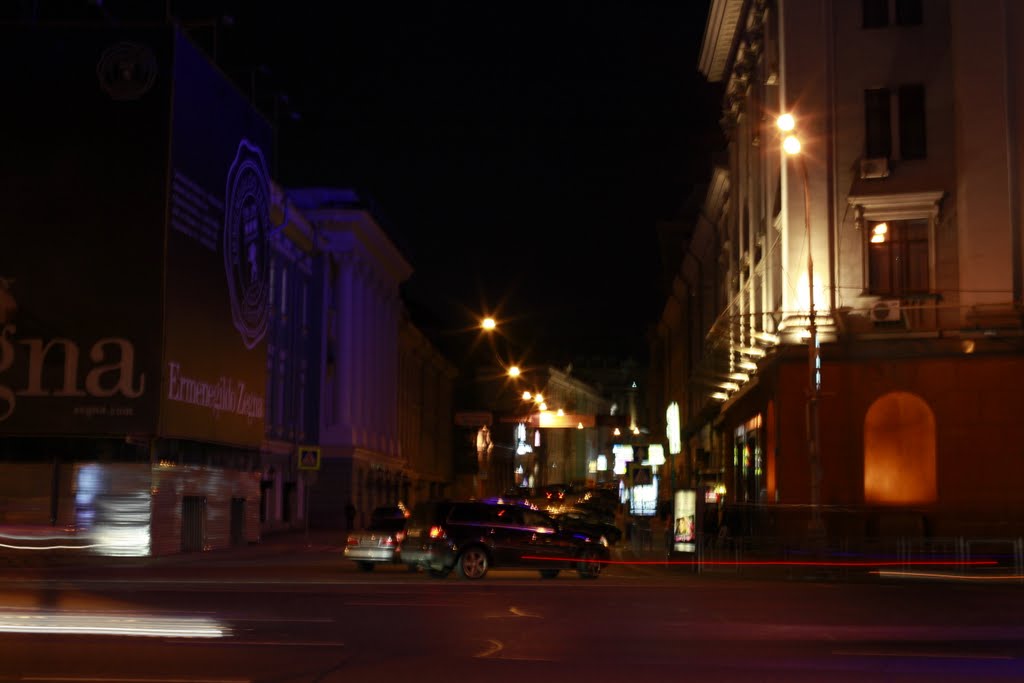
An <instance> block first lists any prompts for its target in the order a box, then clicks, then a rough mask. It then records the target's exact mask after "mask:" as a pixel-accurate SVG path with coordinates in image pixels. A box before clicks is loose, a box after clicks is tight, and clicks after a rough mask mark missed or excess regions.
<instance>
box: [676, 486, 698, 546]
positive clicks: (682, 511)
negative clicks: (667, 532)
mask: <svg viewBox="0 0 1024 683" xmlns="http://www.w3.org/2000/svg"><path fill="white" fill-rule="evenodd" d="M672 520H673V524H672V549H673V550H674V551H675V552H677V553H692V552H696V550H697V492H696V491H695V490H694V489H680V490H678V491H676V495H675V501H674V505H673V514H672Z"/></svg>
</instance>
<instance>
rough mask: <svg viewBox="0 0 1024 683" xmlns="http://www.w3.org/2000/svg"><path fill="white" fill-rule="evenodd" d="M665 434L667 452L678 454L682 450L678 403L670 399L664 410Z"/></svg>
mask: <svg viewBox="0 0 1024 683" xmlns="http://www.w3.org/2000/svg"><path fill="white" fill-rule="evenodd" d="M665 436H667V437H668V452H669V453H670V454H672V455H679V454H680V453H682V452H683V442H682V439H681V438H680V432H679V404H678V403H676V402H675V401H672V402H671V403H669V404H668V408H667V409H666V410H665Z"/></svg>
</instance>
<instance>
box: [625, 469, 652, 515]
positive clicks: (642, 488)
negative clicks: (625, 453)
mask: <svg viewBox="0 0 1024 683" xmlns="http://www.w3.org/2000/svg"><path fill="white" fill-rule="evenodd" d="M638 467H639V466H638ZM640 469H643V470H646V471H647V473H648V474H646V475H643V474H641V475H640V477H639V479H634V481H637V480H639V481H649V482H650V483H648V484H641V485H636V486H633V487H632V488H631V489H630V491H629V512H630V514H631V515H634V516H636V517H653V516H654V515H655V514H657V512H658V475H656V474H654V475H652V474H649V473H650V471H651V468H649V467H644V468H640ZM645 476H649V477H650V479H646V478H645Z"/></svg>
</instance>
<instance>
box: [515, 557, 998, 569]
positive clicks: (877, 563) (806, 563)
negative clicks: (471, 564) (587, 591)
mask: <svg viewBox="0 0 1024 683" xmlns="http://www.w3.org/2000/svg"><path fill="white" fill-rule="evenodd" d="M522 559H524V560H541V561H547V562H565V561H566V559H565V558H552V557H541V556H539V555H524V556H523V558H522ZM571 561H572V562H599V563H601V564H606V565H630V566H636V565H651V566H659V567H670V566H693V565H697V564H699V565H703V566H708V565H710V566H720V567H721V566H725V567H963V566H969V567H991V566H993V565H996V564H998V562H996V561H995V560H968V561H959V560H921V561H919V562H904V561H902V560H821V561H816V560H708V561H697V560H591V559H574V560H571Z"/></svg>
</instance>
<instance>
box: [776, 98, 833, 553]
mask: <svg viewBox="0 0 1024 683" xmlns="http://www.w3.org/2000/svg"><path fill="white" fill-rule="evenodd" d="M776 125H777V126H778V127H779V130H780V131H782V132H783V133H789V134H788V135H787V136H786V137H785V139H784V140H783V141H782V148H783V150H785V152H786V154H788V155H790V156H792V157H795V158H796V160H797V161H798V162H799V164H800V179H801V181H803V190H804V232H805V234H806V240H807V288H808V290H809V292H808V293H809V294H810V297H809V299H808V316H809V321H808V325H807V328H808V333H809V335H808V337H809V338H808V340H807V368H808V383H809V386H808V394H807V455H808V458H809V460H810V463H811V527H810V531H811V533H812V534H814V535H816V536H819V537H820V536H822V535H823V534H824V530H825V529H824V526H823V524H822V520H821V454H820V453H819V450H820V449H819V445H818V438H819V436H818V435H819V431H820V430H819V425H818V400H819V398H820V396H821V386H820V381H819V374H818V373H819V370H818V368H819V366H820V364H821V360H820V350H819V349H818V326H817V324H816V321H815V314H814V258H813V257H812V255H811V253H812V252H811V190H810V182H809V181H808V179H807V160H806V159H805V157H804V156H803V155H802V154H800V149H801V146H800V139H799V138H797V136H796V134H795V133H794V131H795V130H796V119H794V118H793V115H792V114H783V115H781V116H780V117H779V118H778V119H777V121H776Z"/></svg>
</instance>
